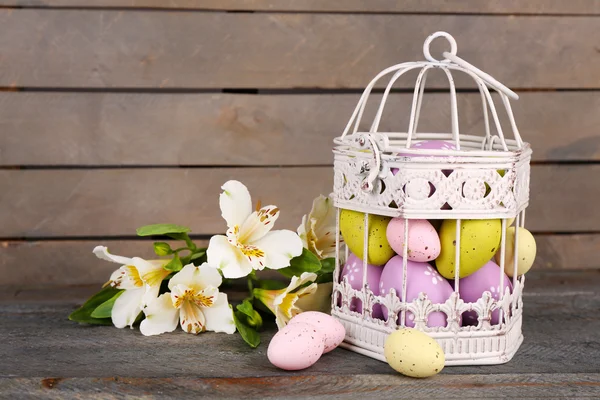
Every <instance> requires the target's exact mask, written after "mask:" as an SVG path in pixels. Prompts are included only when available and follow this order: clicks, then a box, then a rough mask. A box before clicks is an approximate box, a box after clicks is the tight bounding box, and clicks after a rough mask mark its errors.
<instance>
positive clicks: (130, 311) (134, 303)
mask: <svg viewBox="0 0 600 400" xmlns="http://www.w3.org/2000/svg"><path fill="white" fill-rule="evenodd" d="M145 293H146V289H144V288H140V289H132V290H125V292H123V294H121V295H120V296H119V297H118V298H117V300H116V301H115V304H114V305H113V308H112V312H111V318H112V323H113V325H114V326H116V327H117V328H125V327H126V326H131V325H133V323H134V321H135V319H136V318H137V316H138V315H139V313H140V312H141V311H142V298H143V297H144V294H145Z"/></svg>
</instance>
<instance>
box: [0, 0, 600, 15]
mask: <svg viewBox="0 0 600 400" xmlns="http://www.w3.org/2000/svg"><path fill="white" fill-rule="evenodd" d="M0 5H3V6H16V7H78V8H88V7H111V8H113V7H114V8H119V7H123V8H144V7H149V8H165V9H170V8H173V9H202V10H240V11H241V10H247V11H271V12H273V11H303V12H368V13H385V12H394V13H403V12H407V13H481V14H507V13H517V14H535V15H538V14H581V15H589V14H597V13H600V2H599V1H597V0H571V1H568V2H567V1H564V0H530V1H527V2H524V1H520V0H503V1H486V2H482V1H480V0H458V1H457V0H454V1H443V0H404V1H401V2H399V1H396V0H344V1H331V0H330V1H323V0H303V1H301V2H299V1H294V0H242V1H240V0H170V1H169V2H165V1H164V0H88V1H82V0H0Z"/></svg>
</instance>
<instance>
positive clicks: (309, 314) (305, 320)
mask: <svg viewBox="0 0 600 400" xmlns="http://www.w3.org/2000/svg"><path fill="white" fill-rule="evenodd" d="M298 323H300V324H308V325H312V326H313V327H314V328H315V329H316V330H317V332H318V333H320V334H321V335H323V337H324V342H323V345H324V349H323V354H325V353H328V352H330V351H331V350H333V349H335V348H336V347H338V346H339V345H340V343H342V342H343V341H344V337H345V336H346V329H345V328H344V325H342V323H341V322H340V321H338V320H337V319H335V318H334V317H332V316H331V315H329V314H325V313H322V312H318V311H305V312H303V313H300V314H297V315H296V316H295V317H294V318H292V319H291V320H290V321H289V322H288V326H289V325H290V324H292V325H293V324H298Z"/></svg>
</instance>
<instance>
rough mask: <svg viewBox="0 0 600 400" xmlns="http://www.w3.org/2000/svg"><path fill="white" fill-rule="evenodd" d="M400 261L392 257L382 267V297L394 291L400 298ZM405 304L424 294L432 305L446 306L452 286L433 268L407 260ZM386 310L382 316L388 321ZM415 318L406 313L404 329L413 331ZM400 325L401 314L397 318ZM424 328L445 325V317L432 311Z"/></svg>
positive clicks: (399, 258)
mask: <svg viewBox="0 0 600 400" xmlns="http://www.w3.org/2000/svg"><path fill="white" fill-rule="evenodd" d="M402 263H403V259H402V257H400V256H395V257H392V259H391V260H390V261H388V262H387V264H385V266H384V267H383V272H382V273H381V281H380V283H379V293H380V295H381V296H385V295H386V294H387V293H389V291H390V289H392V288H394V289H395V290H396V295H397V296H398V298H399V299H402V279H403V276H404V274H403V272H404V271H403V269H402ZM406 271H407V274H406V301H407V302H411V301H413V300H414V299H416V298H418V297H419V293H421V292H423V293H425V294H427V298H428V299H429V300H431V302H432V303H434V304H437V303H445V302H446V300H448V298H449V297H450V295H451V294H452V292H453V289H452V286H450V284H449V283H448V281H447V280H445V279H444V278H443V277H442V276H441V275H440V273H439V272H437V270H436V269H435V268H433V267H432V266H431V265H429V264H428V263H421V262H416V261H411V260H407V267H406ZM387 314H388V313H387V310H386V309H385V307H384V308H383V316H384V318H385V319H387ZM414 319H415V316H414V315H413V313H411V312H407V313H406V326H407V327H409V328H412V327H414V326H415V323H414ZM398 322H400V315H398ZM427 326H429V327H436V326H446V314H444V313H443V312H441V311H438V312H432V313H430V314H429V316H428V318H427Z"/></svg>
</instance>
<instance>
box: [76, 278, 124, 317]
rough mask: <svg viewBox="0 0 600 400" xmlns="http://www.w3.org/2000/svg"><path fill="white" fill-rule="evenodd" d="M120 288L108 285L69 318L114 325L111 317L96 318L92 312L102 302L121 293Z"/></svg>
mask: <svg viewBox="0 0 600 400" xmlns="http://www.w3.org/2000/svg"><path fill="white" fill-rule="evenodd" d="M120 291H121V290H120V289H115V288H113V287H110V286H107V287H105V288H104V289H102V290H101V291H99V292H98V293H96V294H95V295H93V296H92V297H90V298H89V299H88V301H86V302H85V303H84V304H83V305H82V306H81V307H79V308H78V309H77V310H75V311H73V312H72V313H71V315H69V319H70V320H71V321H75V322H81V323H86V324H96V325H112V321H111V320H110V319H109V318H94V317H92V312H94V310H95V309H96V308H97V307H98V306H100V305H101V304H102V303H104V302H106V301H107V300H110V299H111V298H112V297H113V296H115V295H116V294H117V293H119V292H120Z"/></svg>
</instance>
